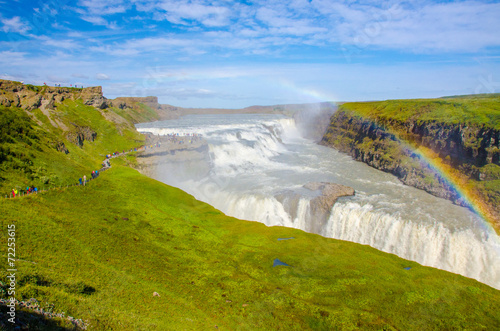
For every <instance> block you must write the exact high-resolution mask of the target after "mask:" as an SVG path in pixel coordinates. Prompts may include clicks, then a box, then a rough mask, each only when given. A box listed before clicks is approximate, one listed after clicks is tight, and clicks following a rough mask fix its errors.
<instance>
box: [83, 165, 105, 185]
mask: <svg viewBox="0 0 500 331" xmlns="http://www.w3.org/2000/svg"><path fill="white" fill-rule="evenodd" d="M108 162H109V161H108ZM108 166H109V163H108ZM91 176H92V178H91V179H90V180H92V179H96V178H97V177H99V170H94V171H92V174H91ZM78 182H79V184H80V185H83V186H85V184H86V183H87V176H86V175H83V177H80V178H78Z"/></svg>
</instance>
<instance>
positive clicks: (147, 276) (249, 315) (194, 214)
mask: <svg viewBox="0 0 500 331" xmlns="http://www.w3.org/2000/svg"><path fill="white" fill-rule="evenodd" d="M0 210H2V212H3V216H4V217H3V221H2V229H6V228H7V225H8V224H12V223H14V224H16V244H17V247H16V252H17V257H18V258H19V259H22V261H17V262H16V264H17V265H16V266H17V268H18V272H17V279H18V280H19V284H18V289H17V291H16V293H17V297H18V299H25V300H27V299H29V298H31V297H35V298H37V299H38V300H39V301H40V302H48V303H53V304H54V305H55V309H56V310H58V311H64V312H66V313H67V314H68V315H71V316H73V317H75V318H83V319H85V320H87V321H88V322H89V323H90V325H91V329H96V330H108V329H120V330H177V329H184V330H204V329H213V328H214V326H215V325H217V326H218V327H219V329H225V330H269V329H285V330H332V329H342V330H350V329H352V330H354V329H359V328H361V329H368V330H381V329H406V330H409V329H442V328H446V329H489V330H491V329H494V328H495V327H496V326H498V323H500V312H499V310H498V307H499V304H500V292H499V291H497V290H494V289H492V288H490V287H488V286H486V285H484V284H481V283H479V282H477V281H475V280H471V279H467V278H465V277H461V276H458V275H455V274H451V273H448V272H445V271H440V270H437V269H433V268H427V267H422V266H420V265H418V264H417V263H415V262H410V261H406V260H403V259H401V258H398V257H396V256H394V255H391V254H386V253H382V252H379V251H377V250H375V249H373V248H370V247H368V246H363V245H359V244H354V243H349V242H343V241H338V240H333V239H327V238H323V237H321V236H318V235H314V234H308V233H305V232H303V231H300V230H295V229H289V228H283V227H266V226H265V225H263V224H260V223H256V222H247V221H240V220H237V219H234V218H230V217H226V216H224V215H223V214H222V213H220V212H219V211H217V210H215V209H214V208H212V207H210V206H209V205H206V204H204V203H202V202H199V201H197V200H195V199H194V198H193V197H192V196H190V195H188V194H186V193H184V192H182V191H180V190H178V189H176V188H172V187H169V186H166V185H164V184H161V183H159V182H156V181H154V180H152V179H149V178H147V177H145V176H142V175H140V174H139V173H138V172H136V171H135V170H132V169H130V168H128V167H125V166H119V165H115V166H114V167H113V168H112V169H111V170H109V171H106V172H104V173H102V175H101V176H100V177H99V179H98V180H95V181H92V182H91V183H90V184H89V185H88V186H86V187H71V188H68V189H62V190H56V191H50V192H47V193H43V194H39V195H37V196H29V197H27V198H22V199H11V200H6V199H3V200H1V201H0ZM280 237H285V238H287V237H294V238H295V239H292V240H286V241H278V240H277V239H278V238H280ZM0 247H2V252H5V251H6V236H4V235H3V236H2V240H1V242H0ZM4 255H5V253H4ZM275 258H279V259H280V260H281V261H284V262H286V263H287V264H289V265H291V267H281V266H280V267H274V268H273V267H272V263H273V260H274V259H275ZM28 261H29V262H28ZM5 263H6V261H5V259H2V261H1V263H0V265H1V266H0V270H1V272H2V273H3V276H5V270H6V269H7V266H6V265H5ZM34 263H36V264H34ZM405 267H411V268H412V269H410V270H405V269H404V268H405ZM2 278H4V277H2ZM155 291H156V292H158V293H159V294H160V295H161V297H153V295H152V294H153V292H155Z"/></svg>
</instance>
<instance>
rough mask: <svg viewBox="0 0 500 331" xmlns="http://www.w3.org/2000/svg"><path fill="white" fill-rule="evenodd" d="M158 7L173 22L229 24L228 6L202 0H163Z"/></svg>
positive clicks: (219, 25) (211, 24)
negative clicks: (206, 2)
mask: <svg viewBox="0 0 500 331" xmlns="http://www.w3.org/2000/svg"><path fill="white" fill-rule="evenodd" d="M159 7H160V8H161V9H162V10H163V11H165V14H164V16H163V17H164V18H165V19H167V20H168V21H170V22H172V23H174V24H185V25H189V24H190V21H196V22H198V23H201V24H203V25H205V26H207V27H221V26H226V25H228V24H229V21H230V20H229V19H230V16H231V9H230V8H229V7H224V6H217V5H211V4H205V3H204V2H203V1H177V0H175V1H172V0H164V1H163V2H161V3H160V4H159Z"/></svg>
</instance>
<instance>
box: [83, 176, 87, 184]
mask: <svg viewBox="0 0 500 331" xmlns="http://www.w3.org/2000/svg"><path fill="white" fill-rule="evenodd" d="M86 182H87V175H83V186H85V183H86Z"/></svg>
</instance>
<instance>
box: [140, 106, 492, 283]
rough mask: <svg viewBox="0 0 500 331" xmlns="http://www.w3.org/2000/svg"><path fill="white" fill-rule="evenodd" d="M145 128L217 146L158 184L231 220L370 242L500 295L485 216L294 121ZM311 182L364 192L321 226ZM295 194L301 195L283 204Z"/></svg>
mask: <svg viewBox="0 0 500 331" xmlns="http://www.w3.org/2000/svg"><path fill="white" fill-rule="evenodd" d="M137 129H138V131H140V132H151V133H153V134H156V135H167V134H179V135H180V136H184V135H186V134H193V133H196V134H201V135H202V136H203V138H204V139H205V140H206V141H207V142H208V147H209V149H208V152H207V153H206V159H205V162H204V163H206V166H201V164H200V162H199V161H196V162H185V163H184V164H179V163H175V164H173V163H172V164H168V163H167V164H163V165H162V166H161V167H159V168H158V169H157V172H156V176H155V177H156V179H159V180H161V181H163V182H165V183H166V184H169V185H172V186H176V187H179V188H180V189H182V190H184V191H186V192H188V193H190V194H192V195H193V196H195V197H196V198H197V199H198V200H202V201H205V202H207V203H209V204H210V205H212V206H214V207H216V208H217V209H219V210H221V211H222V212H224V213H225V214H227V215H230V216H234V217H237V218H240V219H245V220H252V221H258V222H262V223H264V224H266V225H268V226H275V225H280V226H286V227H293V228H298V229H302V230H305V231H309V232H316V233H318V234H320V235H322V236H325V237H331V238H336V239H341V240H348V241H352V242H356V243H361V244H367V245H370V246H372V247H374V248H376V249H379V250H381V251H384V252H388V253H393V254H396V255H398V256H400V257H402V258H405V259H408V260H413V261H416V262H418V263H420V264H422V265H426V266H431V267H435V268H439V269H443V270H447V271H451V272H454V273H457V274H461V275H464V276H466V277H470V278H474V279H477V280H478V281H480V282H483V283H485V284H488V285H490V286H492V287H494V288H496V289H500V239H499V237H498V236H497V235H496V233H495V232H493V231H492V230H491V229H490V228H489V227H486V226H484V221H483V220H482V219H481V218H480V217H479V216H477V215H475V214H474V213H473V212H471V211H469V210H468V209H466V208H463V207H459V206H456V205H454V204H452V203H451V202H450V201H447V200H444V199H440V198H437V197H434V196H432V195H430V194H428V193H426V192H424V191H421V190H418V189H415V188H413V187H409V186H405V185H403V184H402V183H401V182H400V181H399V180H398V179H397V178H396V177H394V176H392V175H390V174H387V173H384V172H382V171H379V170H376V169H374V168H371V167H369V166H368V165H366V164H364V163H361V162H357V161H354V160H352V158H351V157H350V156H348V155H345V154H342V153H340V152H338V151H336V150H334V149H331V148H328V147H324V146H320V145H318V144H316V143H315V142H314V141H312V140H309V139H305V138H303V136H302V133H301V132H300V130H299V129H298V128H297V125H296V123H295V121H294V120H293V119H291V118H287V117H284V116H281V115H271V114H267V115H266V114H245V115H242V114H240V115H236V114H235V115H188V116H184V117H181V118H180V119H177V120H170V121H159V122H153V123H142V124H138V125H137ZM186 139H187V140H188V139H189V137H187V138H186ZM309 182H331V183H338V184H343V185H346V186H350V187H352V188H354V190H355V195H354V196H352V197H342V198H340V199H339V200H338V201H337V202H336V203H335V205H334V206H333V208H332V210H331V213H330V215H329V217H328V218H327V221H326V222H324V223H323V222H322V223H321V224H317V219H318V218H317V217H315V215H314V214H313V213H311V208H310V205H309V202H310V201H311V199H313V198H314V194H313V193H312V192H310V191H308V190H306V189H304V188H303V185H304V184H307V183H309ZM292 193H297V194H299V195H300V198H299V199H291V198H290V199H286V198H285V199H283V196H284V195H285V196H286V195H287V194H288V195H289V196H292V195H291V194H292ZM280 197H281V198H280Z"/></svg>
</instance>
